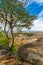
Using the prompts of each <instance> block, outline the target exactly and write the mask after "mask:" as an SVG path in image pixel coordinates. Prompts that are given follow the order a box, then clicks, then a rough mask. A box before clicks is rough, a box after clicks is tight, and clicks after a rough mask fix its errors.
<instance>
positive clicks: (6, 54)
mask: <svg viewBox="0 0 43 65" xmlns="http://www.w3.org/2000/svg"><path fill="white" fill-rule="evenodd" d="M0 65H19V62H18V59H17V58H16V57H15V56H14V55H12V53H11V51H9V50H7V49H5V48H4V47H2V46H0Z"/></svg>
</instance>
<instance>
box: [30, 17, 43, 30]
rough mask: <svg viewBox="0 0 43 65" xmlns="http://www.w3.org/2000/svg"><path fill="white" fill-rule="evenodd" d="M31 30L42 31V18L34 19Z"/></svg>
mask: <svg viewBox="0 0 43 65" xmlns="http://www.w3.org/2000/svg"><path fill="white" fill-rule="evenodd" d="M33 24H34V26H33V27H32V28H31V31H43V18H40V19H37V20H35V21H34V23H33Z"/></svg>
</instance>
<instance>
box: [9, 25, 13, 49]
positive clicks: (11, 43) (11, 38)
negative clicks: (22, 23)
mask: <svg viewBox="0 0 43 65" xmlns="http://www.w3.org/2000/svg"><path fill="white" fill-rule="evenodd" d="M13 44H14V37H13V29H12V26H10V40H9V49H10V50H12V47H13Z"/></svg>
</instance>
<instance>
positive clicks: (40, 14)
mask: <svg viewBox="0 0 43 65" xmlns="http://www.w3.org/2000/svg"><path fill="white" fill-rule="evenodd" d="M0 1H1V0H0ZM20 1H21V0H20ZM23 1H25V0H23ZM26 2H27V4H26V6H25V9H26V11H27V12H29V13H30V14H34V15H36V16H37V19H36V20H34V21H33V26H32V28H31V30H30V31H43V0H27V1H26ZM26 31H27V30H26Z"/></svg>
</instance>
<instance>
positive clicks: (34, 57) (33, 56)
mask: <svg viewBox="0 0 43 65" xmlns="http://www.w3.org/2000/svg"><path fill="white" fill-rule="evenodd" d="M18 56H19V58H20V59H21V60H22V61H25V62H29V63H31V64H32V65H43V43H40V42H34V43H28V44H26V45H24V46H22V47H20V48H19V50H18Z"/></svg>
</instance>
